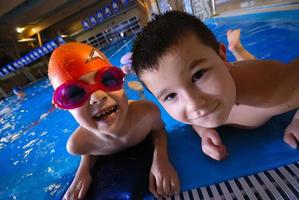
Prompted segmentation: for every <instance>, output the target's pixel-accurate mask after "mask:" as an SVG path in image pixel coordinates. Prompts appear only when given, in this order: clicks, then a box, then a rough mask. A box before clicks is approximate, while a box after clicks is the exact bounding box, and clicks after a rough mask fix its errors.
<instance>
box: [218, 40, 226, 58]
mask: <svg viewBox="0 0 299 200" xmlns="http://www.w3.org/2000/svg"><path fill="white" fill-rule="evenodd" d="M218 54H219V56H220V58H221V59H222V60H223V61H224V62H226V48H225V46H224V44H223V43H220V46H219V50H218Z"/></svg>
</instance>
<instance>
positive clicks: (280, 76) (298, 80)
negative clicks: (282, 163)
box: [132, 11, 299, 160]
mask: <svg viewBox="0 0 299 200" xmlns="http://www.w3.org/2000/svg"><path fill="white" fill-rule="evenodd" d="M132 60H133V63H132V65H133V68H134V71H135V72H136V74H137V75H138V77H139V78H140V79H141V81H142V82H143V83H144V85H145V86H146V87H147V88H148V89H149V91H150V92H151V93H152V94H153V95H154V96H155V97H156V98H157V99H158V100H159V102H160V103H161V105H162V106H163V107H164V108H165V110H166V111H167V112H168V113H169V114H170V115H171V116H172V117H173V118H174V119H176V120H178V121H181V122H183V123H186V124H190V125H192V126H193V128H194V129H195V131H196V132H197V133H198V134H199V136H200V137H201V139H202V144H201V145H202V150H203V152H204V153H205V154H207V155H208V156H210V157H212V158H214V159H216V160H221V159H224V158H225V157H226V156H227V151H226V148H225V146H224V145H223V144H222V141H221V139H220V137H219V135H218V133H217V132H216V131H215V130H214V129H213V128H216V127H218V126H221V125H224V124H227V125H233V126H238V127H243V128H256V127H258V126H261V125H262V124H264V123H265V122H266V121H267V120H269V119H270V118H271V117H273V116H275V115H278V114H281V113H284V112H287V111H290V110H293V109H297V108H298V107H299V60H298V59H297V60H295V61H293V62H290V63H288V64H282V63H280V62H277V61H258V60H250V61H243V62H235V63H227V62H226V49H225V47H224V45H223V44H220V43H219V42H218V41H217V39H216V37H215V36H214V35H213V33H212V32H211V31H210V30H209V29H208V28H207V27H206V26H205V25H204V24H203V23H202V22H201V21H200V20H198V19H197V18H196V17H194V16H191V15H189V14H186V13H181V12H177V11H171V12H168V13H166V14H164V15H162V16H158V17H157V18H156V20H155V21H152V22H150V23H149V24H148V26H147V27H145V29H144V30H143V32H142V33H141V34H140V35H139V37H138V38H137V40H136V42H135V44H134V47H133V57H132ZM298 139H299V112H297V113H296V114H295V116H294V118H293V121H292V122H291V123H290V125H289V126H288V127H287V129H286V131H285V134H284V141H285V142H286V143H288V144H289V145H290V146H292V147H293V148H296V147H297V141H298Z"/></svg>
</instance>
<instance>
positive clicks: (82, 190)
mask: <svg viewBox="0 0 299 200" xmlns="http://www.w3.org/2000/svg"><path fill="white" fill-rule="evenodd" d="M88 189H89V184H83V185H82V188H81V190H80V191H79V194H78V198H79V199H82V198H84V197H85V194H86V193H87V190H88Z"/></svg>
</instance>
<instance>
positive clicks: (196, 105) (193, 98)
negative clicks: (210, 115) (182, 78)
mask: <svg viewBox="0 0 299 200" xmlns="http://www.w3.org/2000/svg"><path fill="white" fill-rule="evenodd" d="M196 94H197V95H196ZM185 98H186V105H187V109H188V111H190V112H194V111H198V110H200V109H204V108H205V107H206V104H207V100H206V98H205V97H204V95H202V94H199V92H198V91H196V93H194V92H189V93H186V95H185Z"/></svg>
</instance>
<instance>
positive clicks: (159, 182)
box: [155, 176, 164, 196]
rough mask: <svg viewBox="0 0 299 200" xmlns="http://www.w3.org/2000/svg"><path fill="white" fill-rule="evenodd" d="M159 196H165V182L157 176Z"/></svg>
mask: <svg viewBox="0 0 299 200" xmlns="http://www.w3.org/2000/svg"><path fill="white" fill-rule="evenodd" d="M155 178H156V185H157V194H158V196H163V194H164V191H163V181H162V179H161V178H160V177H159V176H156V177H155Z"/></svg>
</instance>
